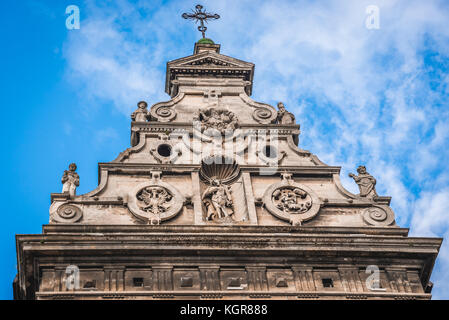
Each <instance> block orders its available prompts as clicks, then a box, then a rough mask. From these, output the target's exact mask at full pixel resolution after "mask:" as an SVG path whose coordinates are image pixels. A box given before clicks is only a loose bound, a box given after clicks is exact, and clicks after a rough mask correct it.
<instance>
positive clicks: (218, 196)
mask: <svg viewBox="0 0 449 320" xmlns="http://www.w3.org/2000/svg"><path fill="white" fill-rule="evenodd" d="M201 199H202V200H203V203H204V205H205V206H206V209H207V215H206V220H215V219H230V218H231V216H232V215H233V214H234V211H233V209H232V198H231V191H230V190H229V187H228V186H226V185H224V184H222V183H221V182H220V180H217V179H213V180H212V181H211V186H209V187H208V188H207V189H206V191H204V193H203V195H202V197H201Z"/></svg>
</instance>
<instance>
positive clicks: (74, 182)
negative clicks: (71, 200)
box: [61, 163, 80, 197]
mask: <svg viewBox="0 0 449 320" xmlns="http://www.w3.org/2000/svg"><path fill="white" fill-rule="evenodd" d="M61 182H62V193H68V194H69V195H70V196H71V197H74V196H75V195H76V187H78V186H79V185H80V177H79V175H78V173H76V164H75V163H71V164H70V165H69V170H64V175H63V176H62V179H61Z"/></svg>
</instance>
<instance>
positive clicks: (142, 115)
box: [131, 101, 150, 122]
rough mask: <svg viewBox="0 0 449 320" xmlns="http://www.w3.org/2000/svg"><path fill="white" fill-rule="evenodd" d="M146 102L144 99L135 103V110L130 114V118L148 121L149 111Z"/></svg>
mask: <svg viewBox="0 0 449 320" xmlns="http://www.w3.org/2000/svg"><path fill="white" fill-rule="evenodd" d="M147 107H148V104H147V103H146V102H145V101H140V102H139V103H137V110H136V111H134V112H133V113H132V114H131V119H132V120H133V121H136V122H145V121H148V117H149V115H150V112H149V111H148V110H147Z"/></svg>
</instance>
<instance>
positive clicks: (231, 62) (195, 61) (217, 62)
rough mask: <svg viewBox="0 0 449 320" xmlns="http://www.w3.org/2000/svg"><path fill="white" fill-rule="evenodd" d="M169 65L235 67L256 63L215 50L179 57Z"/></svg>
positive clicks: (246, 66) (245, 66) (252, 65)
mask: <svg viewBox="0 0 449 320" xmlns="http://www.w3.org/2000/svg"><path fill="white" fill-rule="evenodd" d="M169 66H171V67H172V68H175V67H185V66H214V67H234V68H247V69H252V68H254V64H252V63H249V62H245V61H242V60H238V59H235V58H231V57H228V56H225V55H222V54H218V53H215V52H203V53H200V54H196V55H193V56H190V57H186V58H182V59H178V60H174V61H171V62H169Z"/></svg>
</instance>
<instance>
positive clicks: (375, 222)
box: [362, 206, 394, 227]
mask: <svg viewBox="0 0 449 320" xmlns="http://www.w3.org/2000/svg"><path fill="white" fill-rule="evenodd" d="M362 216H363V220H364V221H365V222H366V223H367V224H369V225H372V226H380V227H382V226H389V225H391V224H392V223H393V222H394V213H393V211H392V210H391V209H390V208H389V207H388V206H372V207H369V208H366V209H364V210H363V211H362Z"/></svg>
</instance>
